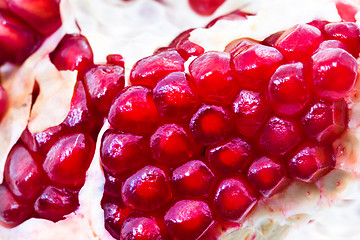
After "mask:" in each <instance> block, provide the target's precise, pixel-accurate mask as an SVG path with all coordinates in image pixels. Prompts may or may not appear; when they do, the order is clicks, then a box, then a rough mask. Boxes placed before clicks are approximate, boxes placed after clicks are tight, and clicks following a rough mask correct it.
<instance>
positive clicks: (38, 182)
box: [4, 144, 47, 200]
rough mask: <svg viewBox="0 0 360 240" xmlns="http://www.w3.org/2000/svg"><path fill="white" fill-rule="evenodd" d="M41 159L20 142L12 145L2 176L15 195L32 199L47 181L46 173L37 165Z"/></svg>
mask: <svg viewBox="0 0 360 240" xmlns="http://www.w3.org/2000/svg"><path fill="white" fill-rule="evenodd" d="M42 160H43V159H42V158H41V157H40V156H39V155H37V154H35V153H30V152H29V151H28V150H27V149H26V148H25V147H24V146H22V145H21V144H17V145H15V146H14V147H13V149H12V150H11V152H10V153H9V155H8V158H7V160H6V164H5V169H4V178H5V181H6V183H7V185H8V187H9V189H10V190H11V192H12V193H13V194H14V195H15V196H17V197H19V198H22V199H26V200H32V199H34V198H35V197H36V195H37V194H38V193H39V192H40V190H41V189H42V187H43V185H44V184H45V183H46V182H47V179H46V175H45V173H44V172H43V170H42V169H41V167H40V166H39V164H41V163H42Z"/></svg>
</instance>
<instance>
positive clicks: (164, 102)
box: [153, 72, 199, 119]
mask: <svg viewBox="0 0 360 240" xmlns="http://www.w3.org/2000/svg"><path fill="white" fill-rule="evenodd" d="M153 94H154V102H155V105H156V108H157V110H158V111H159V113H160V114H161V116H163V117H168V118H171V119H184V118H186V117H188V116H189V115H190V114H191V113H192V112H193V110H194V109H195V108H196V107H197V106H198V105H199V101H198V99H197V97H196V95H195V93H194V91H193V90H192V89H191V88H190V85H189V82H188V80H187V77H186V74H185V73H184V72H174V73H170V74H169V75H167V76H166V77H164V78H163V79H162V80H160V81H159V82H158V83H157V84H156V86H155V88H154V91H153Z"/></svg>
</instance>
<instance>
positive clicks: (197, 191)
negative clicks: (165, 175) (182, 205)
mask: <svg viewBox="0 0 360 240" xmlns="http://www.w3.org/2000/svg"><path fill="white" fill-rule="evenodd" d="M171 181H172V185H173V188H174V191H176V192H177V193H178V194H179V196H181V197H183V196H207V195H208V194H209V193H210V190H211V189H212V187H213V184H214V181H215V176H214V174H213V173H212V171H211V170H210V169H209V168H208V167H207V166H206V164H205V163H203V162H202V161H199V160H193V161H190V162H187V163H185V164H183V165H181V166H180V167H178V168H176V169H174V171H173V172H172V176H171Z"/></svg>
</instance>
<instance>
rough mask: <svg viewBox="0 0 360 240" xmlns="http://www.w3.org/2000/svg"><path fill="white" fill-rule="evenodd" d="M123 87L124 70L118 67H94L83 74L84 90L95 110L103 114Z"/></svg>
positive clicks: (107, 110)
mask: <svg viewBox="0 0 360 240" xmlns="http://www.w3.org/2000/svg"><path fill="white" fill-rule="evenodd" d="M124 85H125V77H124V68H123V67H121V66H118V65H94V66H92V67H90V68H89V69H87V70H86V72H85V73H84V86H85V88H86V89H87V91H88V93H89V95H90V97H91V99H92V100H93V103H94V104H95V106H96V107H97V109H98V110H99V111H100V112H102V113H105V114H107V113H108V112H109V109H110V107H111V103H112V100H113V99H114V98H115V97H116V95H117V94H118V93H119V92H120V91H121V90H122V89H123V88H124Z"/></svg>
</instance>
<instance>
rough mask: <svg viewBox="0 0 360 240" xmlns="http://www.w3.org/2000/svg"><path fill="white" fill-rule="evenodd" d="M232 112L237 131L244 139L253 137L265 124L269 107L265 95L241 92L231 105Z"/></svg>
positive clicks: (246, 91)
mask: <svg viewBox="0 0 360 240" xmlns="http://www.w3.org/2000/svg"><path fill="white" fill-rule="evenodd" d="M232 111H233V112H234V114H235V123H236V127H237V131H238V132H239V133H240V134H242V135H244V136H246V137H254V135H255V134H256V133H257V132H258V130H259V129H260V128H261V127H262V126H263V125H264V124H265V123H266V121H267V119H268V117H269V114H270V106H269V103H268V101H267V100H266V97H265V94H263V93H261V92H260V93H259V92H253V91H248V90H242V91H240V93H239V94H238V95H237V97H236V99H235V101H234V102H233V104H232Z"/></svg>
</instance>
